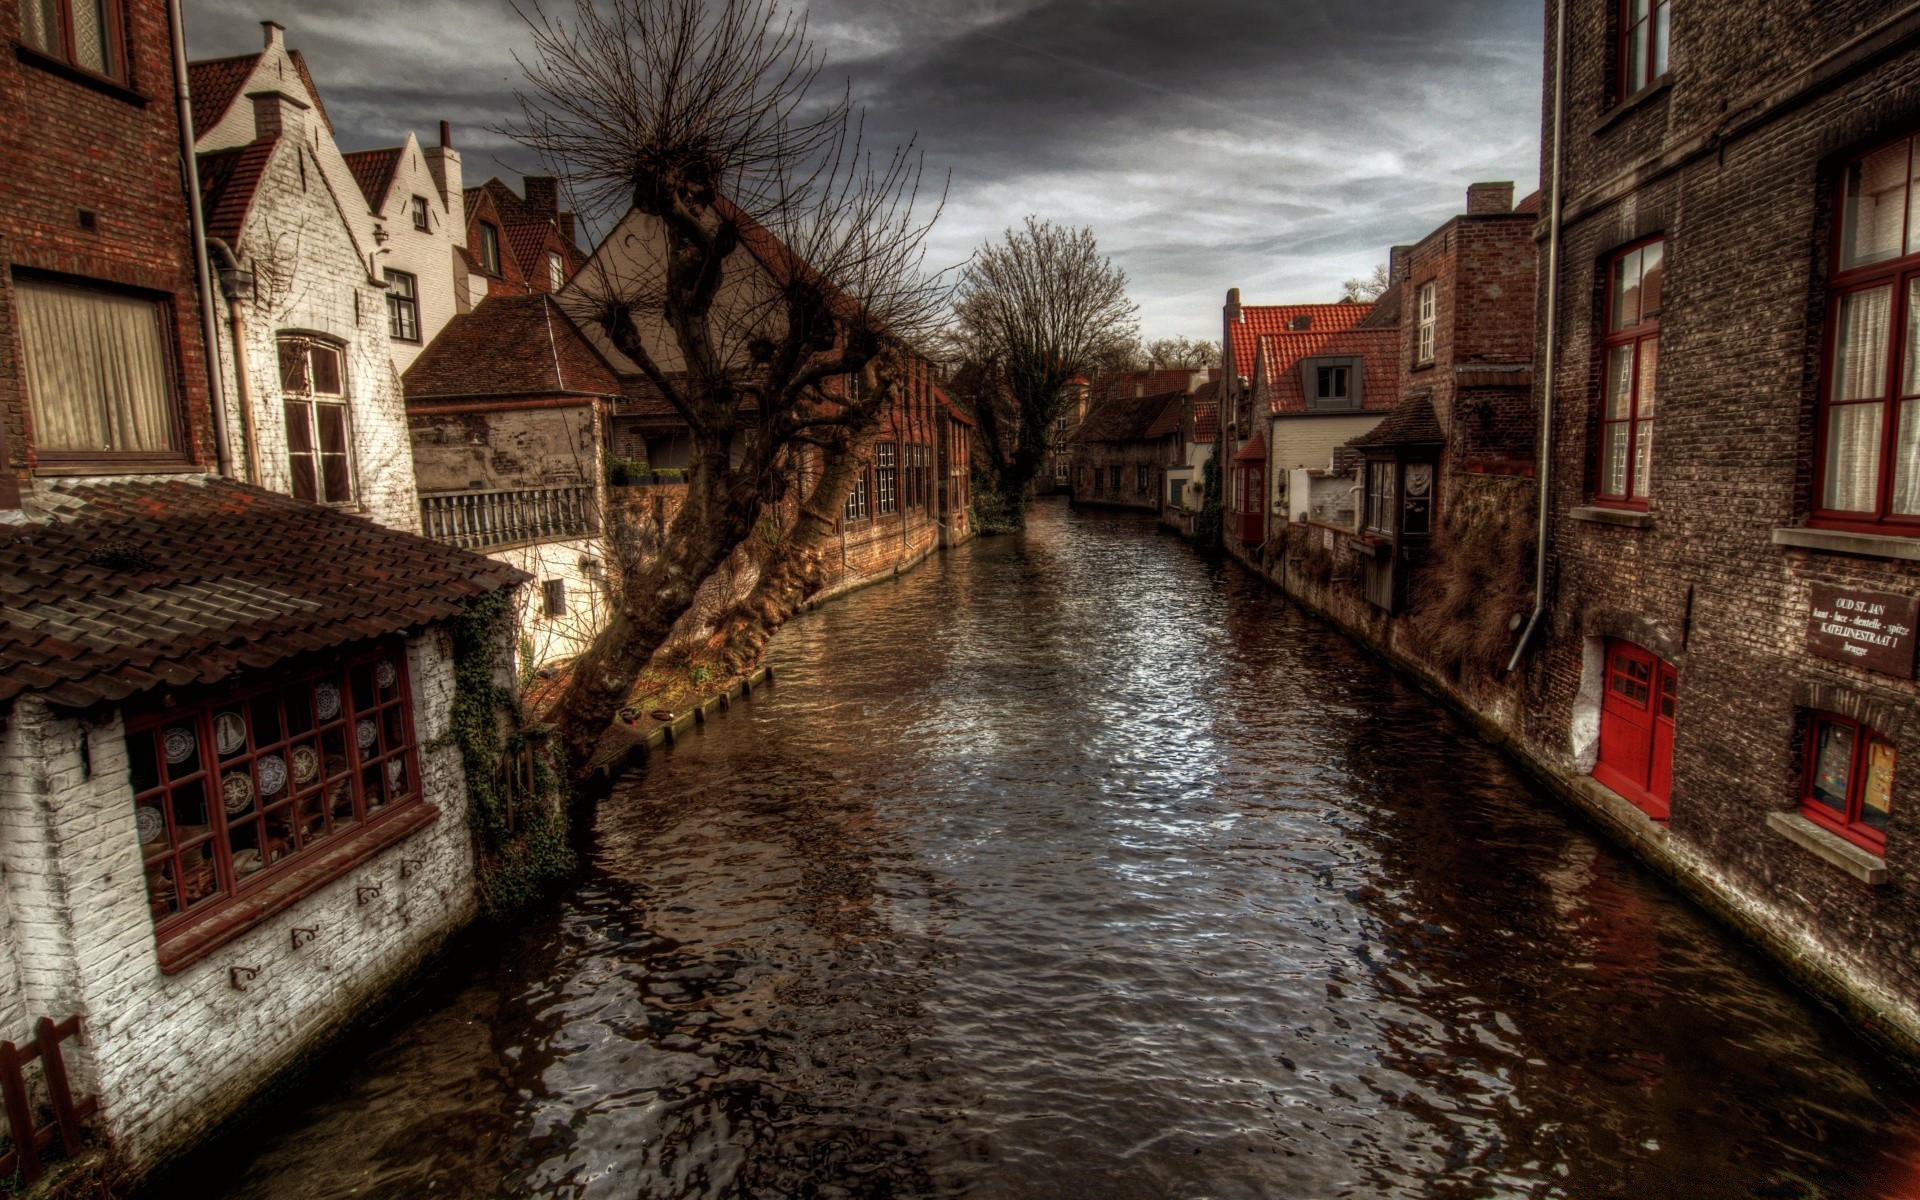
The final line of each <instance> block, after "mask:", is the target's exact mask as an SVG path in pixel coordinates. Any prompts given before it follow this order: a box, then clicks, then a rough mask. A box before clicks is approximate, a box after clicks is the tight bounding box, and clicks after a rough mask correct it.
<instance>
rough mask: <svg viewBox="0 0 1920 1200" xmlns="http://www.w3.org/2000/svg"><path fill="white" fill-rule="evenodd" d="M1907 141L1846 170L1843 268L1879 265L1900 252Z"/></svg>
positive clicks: (1841, 251)
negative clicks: (1869, 264) (1871, 264)
mask: <svg viewBox="0 0 1920 1200" xmlns="http://www.w3.org/2000/svg"><path fill="white" fill-rule="evenodd" d="M1907 147H1908V143H1907V142H1900V143H1898V144H1896V145H1892V146H1888V147H1887V148H1886V149H1884V150H1880V151H1877V152H1875V153H1873V154H1869V155H1868V156H1867V157H1865V158H1863V159H1861V160H1860V161H1859V162H1857V163H1855V164H1853V166H1852V167H1850V168H1848V170H1847V200H1846V220H1845V222H1844V227H1843V229H1842V231H1841V234H1840V266H1841V267H1842V268H1843V269H1844V268H1847V267H1857V266H1860V265H1861V264H1863V263H1874V262H1879V261H1881V260H1882V259H1888V258H1892V257H1894V256H1895V255H1897V254H1899V253H1900V252H1901V247H1902V242H1901V238H1902V235H1903V234H1904V233H1905V228H1904V227H1905V225H1906V215H1907Z"/></svg>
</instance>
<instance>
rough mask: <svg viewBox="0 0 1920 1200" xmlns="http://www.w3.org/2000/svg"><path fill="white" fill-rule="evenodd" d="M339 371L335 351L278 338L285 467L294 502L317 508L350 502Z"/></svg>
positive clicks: (342, 373)
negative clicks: (309, 502) (285, 420)
mask: <svg viewBox="0 0 1920 1200" xmlns="http://www.w3.org/2000/svg"><path fill="white" fill-rule="evenodd" d="M345 368H346V363H345V358H344V356H343V355H342V354H341V353H340V347H339V346H336V345H334V344H332V343H330V342H324V341H319V340H317V339H314V338H307V337H283V338H281V339H280V391H281V395H282V398H283V401H284V403H285V407H286V416H287V467H288V470H289V471H290V473H291V475H292V489H291V490H292V492H293V495H294V497H295V498H296V499H299V500H311V501H314V502H316V503H320V504H347V503H350V502H351V501H352V500H353V472H352V469H351V462H350V460H349V457H350V456H349V454H348V451H347V444H348V436H347V387H346V369H345Z"/></svg>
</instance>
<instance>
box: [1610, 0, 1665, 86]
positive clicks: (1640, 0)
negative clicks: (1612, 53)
mask: <svg viewBox="0 0 1920 1200" xmlns="http://www.w3.org/2000/svg"><path fill="white" fill-rule="evenodd" d="M1621 3H1622V12H1621V19H1620V99H1622V100H1626V99H1630V98H1631V97H1633V96H1636V95H1639V94H1640V93H1641V92H1644V91H1646V90H1647V89H1648V88H1650V87H1652V86H1653V85H1654V84H1656V83H1658V82H1660V81H1661V80H1662V79H1665V78H1666V76H1667V28H1668V17H1669V10H1670V9H1671V8H1672V7H1673V5H1672V4H1671V2H1670V0H1621Z"/></svg>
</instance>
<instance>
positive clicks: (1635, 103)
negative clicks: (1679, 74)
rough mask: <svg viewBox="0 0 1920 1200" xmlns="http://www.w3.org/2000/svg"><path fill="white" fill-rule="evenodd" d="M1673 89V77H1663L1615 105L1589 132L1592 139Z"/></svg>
mask: <svg viewBox="0 0 1920 1200" xmlns="http://www.w3.org/2000/svg"><path fill="white" fill-rule="evenodd" d="M1672 87H1673V76H1672V75H1662V76H1661V77H1660V78H1658V79H1656V80H1654V81H1653V82H1652V83H1650V84H1648V85H1647V86H1646V87H1643V88H1641V89H1640V90H1639V91H1637V92H1635V93H1634V94H1633V95H1631V96H1628V97H1627V98H1626V99H1625V100H1622V101H1621V102H1620V103H1618V104H1616V105H1614V106H1613V107H1612V108H1611V109H1609V110H1608V111H1607V114H1606V115H1605V116H1603V117H1601V118H1600V119H1599V120H1598V121H1596V122H1595V123H1594V126H1593V128H1592V130H1591V131H1589V135H1590V136H1592V137H1599V136H1600V135H1601V134H1603V133H1605V132H1606V131H1607V130H1609V129H1612V128H1613V127H1614V126H1615V125H1618V124H1619V123H1620V122H1621V121H1623V120H1625V119H1626V118H1627V114H1629V113H1631V112H1634V111H1636V110H1638V109H1640V108H1643V107H1645V106H1646V105H1647V104H1648V103H1649V102H1651V101H1652V100H1653V99H1654V97H1656V96H1664V95H1666V94H1667V92H1668V90H1669V89H1671V88H1672Z"/></svg>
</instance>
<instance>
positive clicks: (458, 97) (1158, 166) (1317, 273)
mask: <svg viewBox="0 0 1920 1200" xmlns="http://www.w3.org/2000/svg"><path fill="white" fill-rule="evenodd" d="M277 4H278V0H188V2H187V13H188V20H189V40H190V43H191V45H192V47H193V52H194V54H195V55H196V56H198V57H210V56H213V55H218V54H231V53H239V52H243V51H246V50H250V49H253V48H256V47H257V46H258V45H259V31H258V26H257V25H256V24H255V22H257V21H259V20H261V19H265V18H269V17H274V16H276V15H279V17H280V19H282V20H283V21H284V22H285V23H286V24H287V25H288V27H289V28H288V37H289V40H290V41H291V43H292V44H293V45H296V46H299V47H301V48H302V50H303V51H304V52H305V53H306V55H307V57H308V59H309V61H310V62H311V64H312V66H313V69H314V71H315V74H316V75H317V77H318V82H319V84H320V87H321V88H322V90H323V92H324V95H325V98H326V102H327V106H328V110H329V112H330V113H331V114H332V116H333V118H334V123H335V125H336V127H338V129H339V131H340V135H341V141H342V143H343V144H344V145H346V146H347V147H348V148H354V147H360V146H373V145H383V144H391V143H392V142H395V141H397V140H399V139H400V138H402V137H404V136H405V133H406V131H407V130H408V129H416V130H420V131H423V132H424V131H426V130H430V129H431V128H433V126H434V124H435V123H436V122H437V121H438V120H440V119H442V118H447V119H450V120H452V121H453V122H454V123H455V126H456V128H457V130H458V133H457V140H458V141H459V142H460V144H461V147H462V150H463V151H464V153H465V155H466V158H467V162H468V172H469V174H470V175H472V176H474V178H475V179H480V178H484V177H485V176H486V175H488V174H493V173H495V172H500V173H503V174H511V173H512V172H513V171H515V170H516V169H522V168H529V167H531V166H532V159H531V156H529V155H527V154H526V153H525V152H524V151H521V150H520V149H519V148H518V147H515V146H514V145H512V144H511V142H509V141H507V140H506V139H504V138H502V137H500V136H499V135H497V134H494V133H491V132H490V131H489V129H490V127H495V126H498V125H500V124H502V123H503V122H505V121H507V120H509V119H510V118H511V117H512V115H513V114H514V111H515V108H514V103H513V99H512V91H513V86H514V83H515V80H516V78H517V68H516V66H515V64H514V59H513V54H514V51H515V50H516V49H517V48H519V47H520V46H521V45H523V44H524V41H525V38H524V31H523V29H522V27H521V25H520V22H519V19H518V18H517V17H516V16H515V15H514V13H513V12H512V10H511V8H510V7H509V6H508V5H507V4H506V3H505V0H468V2H465V3H459V2H455V0H423V2H421V3H418V4H413V5H393V6H388V5H374V4H371V3H368V2H367V0H303V3H302V4H301V5H300V7H299V9H298V10H297V11H293V10H291V9H289V10H285V11H283V10H280V9H279V8H278V7H277ZM807 16H808V20H809V25H810V29H811V32H812V34H813V36H814V37H815V39H816V41H817V43H818V45H819V48H820V49H821V50H822V52H823V53H824V54H825V55H826V57H827V59H828V68H827V73H828V75H829V76H838V75H845V76H847V77H848V78H850V80H851V81H852V85H853V87H854V90H855V94H856V95H857V96H858V97H859V99H860V100H861V101H862V102H863V103H864V104H866V105H867V107H868V109H869V113H870V118H869V130H870V132H872V133H874V134H877V135H878V136H879V137H880V138H881V139H882V140H884V141H888V142H892V141H899V140H904V139H905V138H907V137H910V136H911V137H917V144H918V145H919V146H920V147H921V148H922V149H923V150H924V151H925V153H926V156H927V163H928V166H929V168H930V169H931V170H932V171H933V172H934V173H936V174H937V175H939V176H946V175H948V173H951V180H952V183H951V191H950V195H949V201H948V206H947V209H946V212H945V214H944V215H943V217H942V220H941V224H940V226H939V228H938V230H937V232H936V236H935V240H934V254H935V258H936V259H937V260H939V261H942V262H950V261H958V260H960V259H963V258H965V257H966V255H967V254H968V253H969V252H970V251H971V250H972V248H973V247H974V246H976V245H978V244H979V243H980V242H981V241H982V240H983V239H986V238H989V237H992V236H996V235H997V234H998V232H999V231H1000V230H1001V229H1003V228H1005V227H1007V226H1009V225H1011V224H1014V223H1015V222H1017V221H1019V220H1020V219H1021V218H1022V217H1023V216H1025V215H1026V214H1027V213H1029V212H1032V213H1037V214H1039V215H1041V216H1045V217H1049V218H1052V219H1054V220H1056V221H1061V222H1066V223H1071V224H1077V225H1090V226H1092V227H1093V229H1094V230H1095V232H1096V233H1097V234H1098V235H1099V237H1100V241H1101V244H1102V246H1103V248H1105V249H1106V250H1107V251H1108V252H1109V253H1111V254H1112V255H1113V256H1114V258H1115V259H1116V261H1118V262H1119V263H1120V264H1121V265H1122V266H1123V267H1124V268H1126V270H1127V273H1128V275H1129V277H1130V279H1131V281H1132V285H1133V293H1134V297H1135V299H1136V300H1137V301H1138V302H1139V304H1140V306H1141V310H1142V318H1143V323H1144V326H1145V332H1146V333H1147V334H1148V335H1149V336H1161V335H1170V334H1188V335H1194V336H1200V335H1206V334H1210V333H1212V332H1214V331H1215V330H1216V328H1217V326H1218V323H1219V307H1220V304H1221V301H1222V298H1223V296H1224V293H1225V291H1226V289H1227V288H1228V287H1231V286H1238V287H1240V288H1241V289H1242V290H1243V292H1244V293H1245V295H1246V298H1247V300H1248V301H1249V302H1261V303H1281V302H1289V301H1304V300H1314V299H1328V298H1331V297H1333V296H1334V295H1336V294H1337V293H1338V291H1339V287H1340V283H1341V281H1342V280H1344V279H1346V278H1348V277H1350V276H1354V275H1359V274H1364V273H1365V272H1366V271H1368V270H1369V269H1371V267H1372V265H1373V264H1374V263H1376V262H1379V261H1382V260H1384V258H1385V257H1386V251H1387V247H1388V246H1389V245H1391V244H1393V243H1396V242H1409V241H1414V240H1417V239H1418V238H1420V237H1421V236H1423V235H1424V234H1426V233H1427V232H1428V231H1429V230H1431V229H1432V228H1433V227H1435V226H1436V225H1438V224H1439V223H1440V222H1441V221H1443V220H1445V219H1446V217H1448V216H1449V215H1451V214H1452V213H1455V212H1458V211H1460V210H1461V207H1462V205H1463V203H1464V198H1465V189H1466V185H1467V184H1468V183H1469V182H1472V181H1475V180H1480V179H1513V180H1515V181H1516V182H1517V184H1518V185H1519V190H1520V192H1521V193H1522V194H1524V193H1525V192H1526V191H1528V190H1530V189H1531V188H1532V187H1533V186H1534V184H1535V181H1536V177H1537V173H1538V150H1537V143H1538V136H1539V123H1540V115H1539V113H1540V98H1539V92H1540V73H1541V72H1540V64H1541V51H1540V39H1541V28H1542V24H1543V22H1542V18H1541V14H1540V8H1539V6H1538V4H1537V3H1534V2H1533V0H1179V2H1178V3H1169V2H1168V0H812V3H811V4H810V6H809V8H808V10H807Z"/></svg>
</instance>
